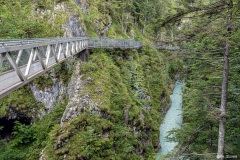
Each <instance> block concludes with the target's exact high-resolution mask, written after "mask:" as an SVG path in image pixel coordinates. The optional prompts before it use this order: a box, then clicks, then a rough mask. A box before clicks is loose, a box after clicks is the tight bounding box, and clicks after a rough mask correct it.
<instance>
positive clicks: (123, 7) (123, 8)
mask: <svg viewBox="0 0 240 160" xmlns="http://www.w3.org/2000/svg"><path fill="white" fill-rule="evenodd" d="M122 31H123V32H124V0H122Z"/></svg>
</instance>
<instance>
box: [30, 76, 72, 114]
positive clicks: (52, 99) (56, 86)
mask: <svg viewBox="0 0 240 160" xmlns="http://www.w3.org/2000/svg"><path fill="white" fill-rule="evenodd" d="M50 78H51V79H52V81H53V83H52V85H51V86H49V87H45V88H44V89H43V90H42V89H39V88H38V87H37V84H35V83H33V84H30V88H31V90H32V93H33V95H34V97H35V99H36V101H37V102H41V103H42V104H43V105H44V107H45V108H44V109H40V111H39V114H38V117H40V118H41V117H42V116H44V115H45V114H46V113H49V112H51V111H52V109H53V107H54V105H55V104H56V103H57V102H63V100H64V98H65V97H66V96H67V87H66V86H65V85H64V84H63V82H62V81H61V80H60V79H59V78H57V77H56V75H55V73H54V72H53V71H51V73H50Z"/></svg>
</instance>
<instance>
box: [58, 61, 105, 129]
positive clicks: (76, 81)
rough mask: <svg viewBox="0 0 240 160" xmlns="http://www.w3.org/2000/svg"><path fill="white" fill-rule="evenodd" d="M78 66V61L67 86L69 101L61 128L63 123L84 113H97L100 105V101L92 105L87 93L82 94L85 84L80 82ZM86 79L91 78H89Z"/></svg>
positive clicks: (80, 76)
mask: <svg viewBox="0 0 240 160" xmlns="http://www.w3.org/2000/svg"><path fill="white" fill-rule="evenodd" d="M80 66H81V65H80V61H77V64H76V68H75V70H74V73H73V75H72V78H71V81H70V83H69V85H68V95H69V101H68V104H67V106H66V110H65V111H64V114H63V116H62V119H61V126H62V125H63V124H64V122H67V121H69V120H71V119H73V118H75V117H77V116H78V115H79V114H81V113H82V112H84V111H89V112H90V114H93V113H96V112H98V107H99V105H100V104H101V102H100V101H99V102H97V103H94V102H93V101H92V100H91V97H90V94H89V93H86V94H84V93H83V91H84V87H86V82H84V81H83V80H82V75H80ZM88 79H91V78H90V77H89V78H88Z"/></svg>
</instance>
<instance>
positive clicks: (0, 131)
mask: <svg viewBox="0 0 240 160" xmlns="http://www.w3.org/2000/svg"><path fill="white" fill-rule="evenodd" d="M16 121H19V122H20V123H21V124H26V125H30V124H31V118H27V117H21V118H18V119H7V118H0V140H1V139H6V140H11V139H12V138H13V137H12V132H13V128H14V125H15V122H16Z"/></svg>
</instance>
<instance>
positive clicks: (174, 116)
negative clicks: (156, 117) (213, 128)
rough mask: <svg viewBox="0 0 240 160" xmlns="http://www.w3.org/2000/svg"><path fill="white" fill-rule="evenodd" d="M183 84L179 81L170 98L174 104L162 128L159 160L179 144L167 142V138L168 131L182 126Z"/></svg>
mask: <svg viewBox="0 0 240 160" xmlns="http://www.w3.org/2000/svg"><path fill="white" fill-rule="evenodd" d="M183 85H184V83H183V82H179V81H177V82H176V84H175V87H174V90H173V94H172V95H171V96H170V98H171V101H172V104H171V107H170V109H169V110H168V112H167V114H166V116H165V118H164V121H163V123H162V124H161V126H160V144H161V150H160V151H159V155H158V157H157V160H161V159H162V158H161V157H162V156H163V155H166V154H168V153H169V152H170V151H172V150H173V149H174V147H175V146H176V145H177V142H167V140H166V139H165V137H166V136H167V135H168V131H171V130H172V129H174V128H175V129H178V128H180V127H181V124H182V86H183Z"/></svg>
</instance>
